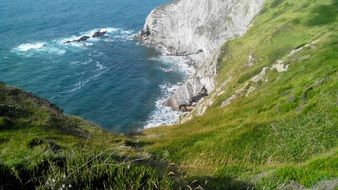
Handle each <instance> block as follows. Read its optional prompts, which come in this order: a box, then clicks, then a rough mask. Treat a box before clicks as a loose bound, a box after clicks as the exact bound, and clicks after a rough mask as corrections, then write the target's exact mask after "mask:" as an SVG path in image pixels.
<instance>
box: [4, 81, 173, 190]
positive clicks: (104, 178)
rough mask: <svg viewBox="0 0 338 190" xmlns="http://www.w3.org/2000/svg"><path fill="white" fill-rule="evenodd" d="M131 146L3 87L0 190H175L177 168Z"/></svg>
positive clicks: (124, 141) (15, 90)
mask: <svg viewBox="0 0 338 190" xmlns="http://www.w3.org/2000/svg"><path fill="white" fill-rule="evenodd" d="M131 140H132V139H129V138H128V137H126V136H122V135H115V134H112V133H109V132H107V131H104V130H103V129H101V128H99V127H97V126H95V125H94V124H91V123H89V122H87V121H84V120H82V119H80V118H76V117H72V116H65V115H63V114H62V110H60V109H59V108H57V107H56V106H55V105H53V104H50V103H49V102H47V101H46V100H43V99H40V98H37V97H35V96H33V95H31V94H29V93H26V92H23V91H21V90H19V89H16V88H12V87H7V86H5V85H3V84H0V189H35V188H36V189H60V188H61V189H97V188H98V189H107V188H108V189H171V188H173V187H174V185H175V183H174V182H175V179H174V178H175V177H177V175H176V176H174V178H173V177H170V176H168V173H169V172H171V171H175V172H176V170H175V168H173V167H169V164H167V163H166V162H165V161H163V160H160V159H156V157H153V156H149V155H147V154H146V153H144V152H142V151H138V150H136V149H135V148H132V147H130V146H128V142H129V141H131ZM129 144H130V143H129Z"/></svg>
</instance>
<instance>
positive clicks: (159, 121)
mask: <svg viewBox="0 0 338 190" xmlns="http://www.w3.org/2000/svg"><path fill="white" fill-rule="evenodd" d="M150 59H151V60H153V61H158V62H160V63H161V66H160V69H161V70H162V71H163V72H175V73H177V72H180V73H181V74H183V76H185V78H186V77H188V76H190V75H191V74H192V73H193V72H194V71H195V70H194V68H193V67H192V66H191V65H189V60H187V59H186V58H184V57H178V56H167V55H161V56H159V57H153V58H150ZM181 85H182V84H181V83H179V82H178V83H176V84H164V85H160V88H161V96H160V98H159V99H158V100H157V101H156V102H155V106H156V108H155V110H154V111H153V112H151V114H150V116H149V118H148V120H147V121H146V124H145V126H144V128H153V127H158V126H161V125H172V124H175V123H177V121H178V120H179V118H180V116H181V115H182V114H183V113H182V112H180V111H175V110H173V109H171V108H170V107H167V106H164V105H163V103H164V102H165V101H166V100H167V99H168V98H169V97H170V96H171V95H172V94H173V93H174V92H175V91H176V90H177V89H178V88H179V87H180V86H181Z"/></svg>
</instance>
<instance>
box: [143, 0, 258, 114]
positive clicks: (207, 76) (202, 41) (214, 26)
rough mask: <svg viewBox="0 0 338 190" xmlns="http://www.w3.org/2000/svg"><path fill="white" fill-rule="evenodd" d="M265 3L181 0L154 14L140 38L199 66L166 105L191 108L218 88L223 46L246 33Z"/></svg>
mask: <svg viewBox="0 0 338 190" xmlns="http://www.w3.org/2000/svg"><path fill="white" fill-rule="evenodd" d="M263 3H264V0H230V1H225V0H212V1H205V0H178V1H174V2H172V3H169V4H167V5H163V6H160V7H158V8H156V9H154V10H153V11H152V12H151V13H150V15H149V16H148V17H147V19H146V22H145V25H144V28H143V30H142V31H141V32H140V33H139V37H140V39H141V40H142V41H143V42H144V43H145V44H148V45H151V46H155V47H156V48H157V49H158V50H160V51H161V52H162V53H163V54H165V55H172V56H182V57H184V58H186V59H187V60H189V64H191V65H193V66H194V68H195V72H194V74H192V76H190V77H189V79H188V80H187V81H186V82H185V83H184V84H183V85H182V86H181V87H180V88H179V89H177V91H176V92H175V93H174V94H173V95H172V96H171V97H170V98H169V99H168V100H167V101H166V102H165V105H167V106H170V107H172V108H173V109H175V110H182V111H190V110H191V109H192V108H193V106H194V105H195V104H196V103H197V102H198V101H199V100H200V99H201V98H203V97H204V96H207V95H208V94H209V93H210V92H211V91H212V90H213V89H214V87H215V80H214V78H215V75H216V65H217V57H218V52H219V49H220V47H221V46H222V44H224V42H225V41H227V40H229V39H232V38H235V37H238V36H241V35H243V34H244V33H245V32H246V30H247V28H248V26H249V25H250V23H251V21H252V19H253V18H254V16H255V15H256V14H257V13H258V12H259V11H260V10H261V8H262V6H263Z"/></svg>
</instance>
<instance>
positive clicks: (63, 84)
mask: <svg viewBox="0 0 338 190" xmlns="http://www.w3.org/2000/svg"><path fill="white" fill-rule="evenodd" d="M165 2H167V1H166V0H148V1H134V0H110V1H107V0H98V1H88V0H85V1H81V2H79V1H75V0H70V1H69V0H67V1H66V0H62V1H42V0H34V1H33V0H27V1H19V0H3V1H2V3H1V6H0V42H1V43H0V81H4V82H5V83H7V84H10V85H14V86H17V87H21V88H23V89H25V90H27V91H30V92H32V93H34V94H36V95H38V96H41V97H43V98H46V99H48V100H49V101H51V102H53V103H55V104H57V105H58V106H59V107H61V108H62V109H64V111H65V113H67V114H72V115H77V116H81V117H83V118H85V119H88V120H90V121H93V122H95V123H97V124H99V125H101V126H103V127H104V128H106V129H109V130H112V131H115V132H131V131H134V130H138V129H142V128H144V127H154V126H157V125H159V124H170V123H173V122H175V121H176V120H177V118H178V117H179V113H177V112H175V111H172V110H170V109H169V108H165V107H163V106H162V102H163V101H164V100H165V98H166V97H168V95H169V94H170V93H171V92H172V91H174V90H175V88H176V87H177V85H178V84H180V83H181V82H182V81H183V80H184V78H185V77H186V73H187V72H189V71H190V68H188V67H182V65H181V64H179V62H180V61H181V60H177V59H173V58H171V57H165V56H161V55H158V54H157V53H156V51H155V50H154V49H151V48H147V47H144V46H142V45H140V43H139V42H137V41H136V40H135V39H134V35H135V34H136V33H137V31H139V30H140V29H141V28H142V27H143V23H144V20H145V18H146V16H147V14H148V13H149V12H150V11H151V10H152V9H153V8H155V7H156V6H158V5H161V4H163V3H165ZM97 30H102V31H107V34H106V35H105V36H103V37H100V38H90V39H89V40H87V41H86V42H80V43H70V44H65V43H64V42H65V41H67V40H75V39H78V38H79V37H81V36H83V35H88V36H91V35H92V34H93V33H94V32H95V31H97Z"/></svg>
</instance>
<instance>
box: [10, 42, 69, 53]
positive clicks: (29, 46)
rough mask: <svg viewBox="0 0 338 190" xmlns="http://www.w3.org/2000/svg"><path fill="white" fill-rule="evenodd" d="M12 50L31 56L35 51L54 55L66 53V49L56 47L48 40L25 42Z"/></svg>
mask: <svg viewBox="0 0 338 190" xmlns="http://www.w3.org/2000/svg"><path fill="white" fill-rule="evenodd" d="M12 52H15V53H17V54H19V55H24V56H31V55H33V54H34V53H48V54H54V55H63V54H64V53H66V51H65V50H63V49H60V48H58V47H55V46H53V45H52V44H50V43H47V42H33V43H24V44H21V45H19V46H17V47H15V48H13V49H12Z"/></svg>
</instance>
